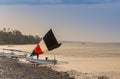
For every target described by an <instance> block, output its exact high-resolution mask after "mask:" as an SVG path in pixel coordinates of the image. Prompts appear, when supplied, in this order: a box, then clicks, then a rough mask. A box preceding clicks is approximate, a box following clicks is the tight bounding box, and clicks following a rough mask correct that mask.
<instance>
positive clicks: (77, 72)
mask: <svg viewBox="0 0 120 79" xmlns="http://www.w3.org/2000/svg"><path fill="white" fill-rule="evenodd" d="M34 47H35V45H16V46H13V47H8V46H1V47H0V48H15V49H20V50H26V51H29V52H31V51H32V50H33V48H34ZM119 48H120V45H119V44H96V43H94V44H91V43H86V44H85V45H82V44H81V43H63V45H62V46H61V47H60V48H58V49H55V50H53V51H51V52H49V53H45V54H43V55H41V56H40V59H44V58H45V57H46V56H47V57H49V59H53V58H54V55H55V57H56V59H57V60H58V61H60V62H61V63H60V64H57V65H47V66H49V67H51V68H52V69H53V70H56V71H59V72H60V71H64V72H68V73H69V74H70V75H71V76H74V77H75V78H77V79H119V78H120V70H119V69H120V58H119V57H120V49H119ZM16 54H22V53H18V52H16ZM65 62H67V63H65Z"/></svg>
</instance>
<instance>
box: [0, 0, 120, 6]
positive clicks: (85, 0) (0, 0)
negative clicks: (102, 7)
mask: <svg viewBox="0 0 120 79" xmlns="http://www.w3.org/2000/svg"><path fill="white" fill-rule="evenodd" d="M111 2H120V1H119V0H0V4H3V5H4V4H31V5H34V4H37V5H41V4H96V3H111Z"/></svg>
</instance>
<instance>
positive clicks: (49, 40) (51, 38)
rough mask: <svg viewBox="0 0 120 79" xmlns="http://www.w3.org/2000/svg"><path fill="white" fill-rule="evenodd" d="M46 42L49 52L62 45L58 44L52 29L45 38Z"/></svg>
mask: <svg viewBox="0 0 120 79" xmlns="http://www.w3.org/2000/svg"><path fill="white" fill-rule="evenodd" d="M43 40H44V42H45V43H46V46H47V48H48V50H49V51H50V50H53V49H55V48H58V47H59V46H60V45H61V43H58V41H57V40H56V37H55V35H54V34H53V31H52V29H50V30H49V31H48V32H47V34H46V35H45V36H44V37H43Z"/></svg>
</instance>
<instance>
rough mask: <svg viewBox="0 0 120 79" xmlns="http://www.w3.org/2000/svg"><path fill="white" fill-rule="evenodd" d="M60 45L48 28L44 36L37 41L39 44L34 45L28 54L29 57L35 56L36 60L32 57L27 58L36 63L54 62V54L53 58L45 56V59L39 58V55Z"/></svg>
mask: <svg viewBox="0 0 120 79" xmlns="http://www.w3.org/2000/svg"><path fill="white" fill-rule="evenodd" d="M60 46H61V43H58V41H57V39H56V37H55V35H54V33H53V31H52V29H50V30H49V31H48V32H47V33H46V34H45V36H44V37H43V38H42V40H41V41H40V42H39V44H37V46H36V47H35V49H34V50H33V52H32V53H31V55H30V58H31V57H33V56H37V60H36V59H33V58H32V59H29V61H31V62H34V63H38V64H39V63H41V64H45V63H48V64H50V63H54V64H55V63H56V59H55V56H54V60H47V59H48V58H46V60H39V55H41V54H44V53H46V52H49V51H51V50H53V49H56V48H58V47H60Z"/></svg>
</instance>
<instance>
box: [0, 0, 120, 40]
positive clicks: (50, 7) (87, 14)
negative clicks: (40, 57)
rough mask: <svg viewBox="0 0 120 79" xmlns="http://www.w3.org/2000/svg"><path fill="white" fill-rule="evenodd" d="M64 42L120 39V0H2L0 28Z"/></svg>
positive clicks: (0, 0) (0, 1)
mask: <svg viewBox="0 0 120 79" xmlns="http://www.w3.org/2000/svg"><path fill="white" fill-rule="evenodd" d="M3 28H12V29H18V30H20V31H21V32H22V33H23V34H32V35H39V36H40V37H43V36H44V35H45V33H46V32H47V31H48V30H49V29H51V28H52V29H53V32H54V33H55V35H56V37H57V39H58V40H60V41H86V42H120V35H119V34H120V31H119V30H120V0H0V29H3Z"/></svg>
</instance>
